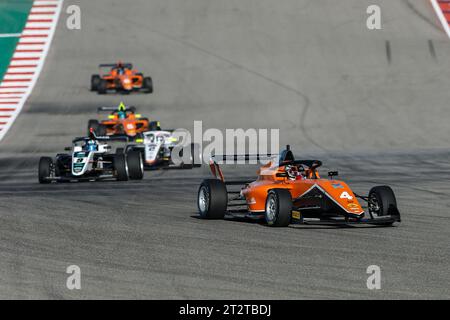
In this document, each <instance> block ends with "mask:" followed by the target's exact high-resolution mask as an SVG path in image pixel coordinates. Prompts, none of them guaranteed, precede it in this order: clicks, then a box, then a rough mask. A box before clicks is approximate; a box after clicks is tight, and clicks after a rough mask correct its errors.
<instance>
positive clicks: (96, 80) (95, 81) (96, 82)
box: [91, 74, 101, 91]
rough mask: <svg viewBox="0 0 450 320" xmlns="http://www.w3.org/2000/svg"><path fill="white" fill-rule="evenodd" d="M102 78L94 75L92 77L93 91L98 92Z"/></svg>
mask: <svg viewBox="0 0 450 320" xmlns="http://www.w3.org/2000/svg"><path fill="white" fill-rule="evenodd" d="M100 80H101V78H100V76H99V75H98V74H94V75H93V76H92V77H91V91H97V90H98V85H99V83H100Z"/></svg>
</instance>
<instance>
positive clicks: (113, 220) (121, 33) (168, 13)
mask: <svg viewBox="0 0 450 320" xmlns="http://www.w3.org/2000/svg"><path fill="white" fill-rule="evenodd" d="M375 2H377V3H378V4H380V5H381V8H382V10H383V30H380V31H368V30H367V29H366V28H365V19H366V14H365V11H366V8H367V6H368V5H369V4H373V3H374V1H365V0H364V1H362V0H343V1H339V5H337V3H336V1H332V0H314V1H303V0H302V1H300V0H291V1H287V0H282V1H269V0H253V1H250V0H245V1H242V0H234V1H219V0H214V1H211V0H190V1H185V0H160V1H156V0H152V1H148V0H139V1H138V0H135V1H133V5H130V3H129V2H124V1H118V0H115V1H106V0H105V1H83V2H82V3H81V1H65V6H67V5H69V4H81V8H82V30H81V31H69V30H67V29H66V28H65V20H64V17H65V16H64V14H63V15H62V19H63V20H61V21H60V24H59V26H58V29H57V32H56V35H55V39H54V43H53V46H52V49H51V51H50V53H49V56H48V59H47V62H46V65H45V68H44V70H43V74H42V75H41V78H40V80H39V81H38V84H37V87H36V89H35V91H34V93H33V95H32V97H31V98H30V100H29V101H28V103H27V105H26V106H25V108H24V111H23V112H22V114H21V115H20V116H19V118H18V119H17V121H16V123H15V124H14V126H13V127H12V129H11V130H10V131H9V133H8V135H7V136H6V137H5V139H4V140H3V141H2V142H1V143H0V150H1V154H0V178H1V179H0V298H6V299H11V298H50V299H53V298H113V299H115V298H136V299H141V298H150V299H158V298H159V299H164V298H168V299H172V298H182V299H214V298H222V299H228V298H231V299H233V298H239V299H245V298H251V299H253V298H256V299H310V298H326V299H328V298H338V299H349V298H350V299H354V298H362V299H399V298H406V299H418V298H425V299H429V298H447V299H448V298H450V289H449V288H450V275H449V260H450V259H449V258H450V252H449V239H450V219H449V210H448V208H449V206H450V200H449V194H450V183H449V182H448V181H449V178H450V159H449V152H448V150H447V149H448V147H449V143H448V137H449V136H450V135H449V134H450V126H448V119H449V117H450V108H448V88H449V87H450V81H449V77H448V69H449V62H448V61H447V57H448V56H449V53H450V46H449V42H448V39H446V38H445V35H444V33H443V31H441V30H440V27H439V25H438V22H437V19H436V18H435V15H434V13H433V12H432V9H431V6H430V5H429V4H428V2H427V1H419V0H417V1H412V0H411V1H400V0H395V1H392V0H386V1H375ZM119 22H120V23H119ZM429 40H431V41H432V44H433V47H434V51H433V50H430V47H429ZM386 41H389V46H390V54H387V50H386ZM117 59H123V60H129V61H131V62H133V63H134V64H135V65H136V66H137V67H139V68H140V69H142V70H143V71H144V72H145V73H148V74H150V75H151V76H152V77H153V79H154V84H155V93H154V94H153V95H143V94H137V95H130V96H118V95H114V94H113V95H108V96H98V95H96V94H94V93H91V92H89V90H88V86H89V78H90V75H91V74H92V73H93V72H94V71H95V69H96V65H97V64H98V63H102V62H111V61H115V60H117ZM121 99H124V100H125V102H126V103H127V104H134V105H136V106H138V107H139V108H140V109H139V110H140V112H141V113H144V114H148V115H149V116H150V117H152V118H153V119H157V120H160V121H161V122H162V124H163V126H165V127H170V128H188V129H190V128H192V124H193V121H194V120H202V121H203V126H204V128H209V127H216V128H239V127H243V128H281V132H280V139H281V143H282V144H286V143H290V144H291V145H292V147H293V149H294V151H295V153H296V154H297V155H299V156H301V157H302V158H303V157H314V158H320V159H322V160H323V161H324V162H325V166H326V168H325V170H326V169H327V168H332V169H335V168H337V169H339V170H340V178H342V179H343V180H345V181H347V182H348V183H349V184H350V185H351V186H352V187H353V189H354V190H355V191H357V192H359V193H366V192H368V190H369V189H370V187H372V186H374V185H384V184H388V185H391V186H392V187H393V189H394V191H395V192H396V194H397V200H398V203H399V207H400V210H401V212H402V217H403V222H402V223H401V225H400V226H398V227H392V228H368V227H351V228H334V227H312V226H294V227H291V228H286V229H274V228H269V227H266V226H264V225H263V224H260V223H255V222H249V221H240V220H239V221H237V220H230V219H227V220H224V221H204V220H200V219H198V218H197V215H196V192H197V188H198V185H199V183H200V182H201V180H202V179H203V178H204V177H208V172H207V170H206V168H201V169H194V170H186V171H180V170H169V171H152V172H146V176H145V179H144V181H140V182H126V183H118V182H106V183H79V184H52V185H45V186H43V185H39V184H38V183H37V161H38V158H39V157H40V156H43V155H53V154H55V153H57V152H61V151H62V149H63V148H64V147H65V146H66V145H67V144H68V143H70V140H71V139H72V138H73V137H74V136H79V135H81V134H83V133H84V130H85V128H86V124H87V120H88V119H89V118H95V117H96V116H97V115H96V114H95V109H96V108H97V107H98V106H102V105H115V104H117V103H118V102H119V101H120V100H121ZM255 170H256V168H255V167H252V166H239V167H229V168H228V167H227V168H226V169H225V173H226V175H227V176H228V177H229V176H232V177H242V176H244V177H251V176H253V175H254V172H255ZM72 264H76V265H78V266H80V268H81V272H82V289H81V290H74V291H70V290H68V289H67V288H66V279H67V276H68V275H67V274H66V273H65V270H66V268H67V266H69V265H72ZM369 265H378V266H380V268H381V271H382V289H381V290H372V291H371V290H368V289H367V288H366V279H367V277H368V275H367V274H366V268H367V267H368V266H369Z"/></svg>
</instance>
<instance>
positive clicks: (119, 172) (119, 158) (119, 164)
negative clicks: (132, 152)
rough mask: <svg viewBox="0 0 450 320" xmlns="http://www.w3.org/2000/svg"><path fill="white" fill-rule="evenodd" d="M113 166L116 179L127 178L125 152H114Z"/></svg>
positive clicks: (123, 179) (125, 179) (124, 179)
mask: <svg viewBox="0 0 450 320" xmlns="http://www.w3.org/2000/svg"><path fill="white" fill-rule="evenodd" d="M114 168H115V170H116V178H117V181H127V180H128V166H127V161H126V158H125V154H123V153H122V154H116V155H115V156H114Z"/></svg>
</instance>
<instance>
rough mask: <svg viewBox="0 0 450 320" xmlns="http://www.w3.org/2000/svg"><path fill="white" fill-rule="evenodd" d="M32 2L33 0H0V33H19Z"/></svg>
mask: <svg viewBox="0 0 450 320" xmlns="http://www.w3.org/2000/svg"><path fill="white" fill-rule="evenodd" d="M32 4H33V0H1V1H0V33H20V32H21V31H22V29H23V27H24V26H25V22H26V21H27V17H28V12H30V9H31V6H32Z"/></svg>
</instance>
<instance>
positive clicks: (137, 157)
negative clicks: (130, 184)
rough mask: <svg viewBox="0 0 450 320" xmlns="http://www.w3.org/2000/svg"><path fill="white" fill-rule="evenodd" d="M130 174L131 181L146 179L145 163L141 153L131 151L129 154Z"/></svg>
mask: <svg viewBox="0 0 450 320" xmlns="http://www.w3.org/2000/svg"><path fill="white" fill-rule="evenodd" d="M127 164H128V173H129V174H130V179H131V180H142V178H143V177H144V162H143V161H142V156H141V153H140V152H139V151H130V152H128V154H127Z"/></svg>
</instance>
